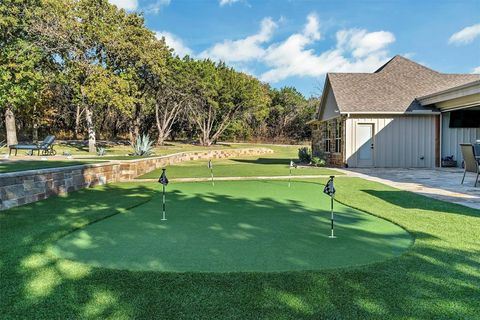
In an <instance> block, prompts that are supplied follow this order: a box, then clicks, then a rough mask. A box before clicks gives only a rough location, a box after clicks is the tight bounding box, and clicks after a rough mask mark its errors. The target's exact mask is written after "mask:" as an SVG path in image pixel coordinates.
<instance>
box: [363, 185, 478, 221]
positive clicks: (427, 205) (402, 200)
mask: <svg viewBox="0 0 480 320" xmlns="http://www.w3.org/2000/svg"><path fill="white" fill-rule="evenodd" d="M362 191H363V192H365V193H367V194H369V195H372V196H374V197H376V198H378V199H381V200H382V201H386V202H388V203H390V204H392V205H395V206H398V207H401V208H404V209H418V210H430V211H436V212H438V214H442V213H443V214H452V213H453V214H461V215H466V216H472V217H480V210H475V209H472V208H467V207H465V206H462V205H458V204H453V203H448V202H445V201H440V200H437V199H432V198H429V197H423V196H418V195H416V194H414V193H412V192H408V191H402V190H391V191H385V190H362Z"/></svg>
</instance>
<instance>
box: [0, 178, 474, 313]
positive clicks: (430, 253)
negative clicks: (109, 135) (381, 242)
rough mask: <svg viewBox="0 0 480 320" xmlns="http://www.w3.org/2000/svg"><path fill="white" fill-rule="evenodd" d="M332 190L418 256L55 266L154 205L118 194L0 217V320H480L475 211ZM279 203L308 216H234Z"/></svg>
mask: <svg viewBox="0 0 480 320" xmlns="http://www.w3.org/2000/svg"><path fill="white" fill-rule="evenodd" d="M310 181H311V180H310ZM261 186H264V185H263V184H261V183H259V186H258V187H259V188H261V189H258V190H263V189H264V188H263V187H261ZM176 188H177V186H176V185H175V184H173V183H171V184H170V185H169V186H168V190H172V191H173V190H174V189H176ZM179 188H187V186H185V187H183V186H182V187H181V186H180V185H179ZM312 188H318V186H314V185H313V184H312ZM336 188H337V196H336V199H337V200H338V201H339V202H341V203H343V204H344V205H348V206H351V207H355V208H357V209H359V210H363V211H367V212H370V213H372V214H374V215H376V216H379V217H383V218H385V219H388V220H391V221H392V222H394V223H396V224H398V225H400V226H402V227H404V228H406V229H407V230H408V231H409V232H410V233H411V234H412V235H413V236H414V237H415V244H414V245H413V246H412V247H411V248H410V249H408V250H407V251H406V252H405V253H404V254H403V255H401V256H399V257H396V258H392V259H388V260H385V261H383V262H379V263H376V264H369V265H364V266H360V267H347V268H340V269H326V270H318V271H294V272H267V273H264V272H260V273H259V272H240V273H196V272H186V273H175V272H173V273H172V272H159V271H148V272H146V271H128V270H113V269H106V268H101V267H91V266H89V265H87V264H84V263H80V262H74V261H71V260H67V259H61V258H58V257H56V256H55V255H53V254H52V250H54V248H55V246H56V245H57V244H58V241H59V240H60V239H62V238H63V237H65V236H67V235H69V234H71V233H72V232H81V231H85V230H88V229H81V228H84V227H85V226H87V225H89V224H91V223H93V222H95V221H98V220H101V219H110V218H109V216H112V215H116V214H118V215H127V214H129V213H128V208H132V207H135V206H137V208H136V209H133V211H135V210H138V209H140V208H141V207H142V206H149V205H153V204H155V201H157V198H158V185H154V184H140V183H136V184H135V183H130V184H127V183H124V184H114V185H108V186H104V187H98V188H94V189H88V190H82V191H79V192H75V193H72V194H69V195H68V196H64V197H57V198H50V199H47V200H45V201H40V202H37V203H34V204H30V205H26V206H22V207H18V208H14V209H11V210H8V211H4V212H1V213H0V235H1V237H0V238H1V240H2V245H1V246H0V280H1V281H0V292H1V294H0V296H1V299H0V313H1V314H2V318H3V319H13V318H15V319H19V318H37V319H65V318H84V319H89V318H91V319H93V318H96V319H99V318H101V319H105V318H111V319H131V318H152V317H155V318H157V319H479V314H480V299H479V297H480V237H478V234H479V230H480V211H478V210H474V209H469V208H466V207H462V206H459V205H454V204H449V203H445V202H442V201H438V200H434V199H431V198H426V197H423V196H420V195H416V194H412V193H409V192H404V191H399V190H396V189H394V188H391V187H388V186H385V185H382V184H379V183H375V182H369V181H364V180H361V179H357V178H342V179H338V180H337V184H336ZM222 192H223V191H222ZM225 192H228V190H227V191H225ZM190 196H191V195H190ZM293 196H294V195H293V194H292V197H293ZM151 197H154V198H155V199H154V200H151ZM242 197H243V196H238V198H242ZM203 198H204V201H207V200H205V199H208V197H207V195H204V196H203ZM236 198H237V196H235V195H233V196H232V195H230V196H229V197H228V198H227V199H225V201H230V202H227V203H226V204H227V205H229V204H230V205H231V204H232V201H234V200H235V199H236ZM149 200H150V201H154V202H149V203H147V201H149ZM208 201H211V204H212V206H213V205H215V204H216V203H215V198H214V197H212V198H211V199H208ZM312 201H315V200H314V199H312ZM275 202H277V203H276V204H275V206H285V205H287V204H288V203H290V204H289V205H291V206H292V207H295V206H297V205H298V207H299V208H301V206H303V205H304V204H303V201H302V203H298V202H297V201H296V200H287V199H283V200H282V197H274V198H273V200H271V201H270V202H267V203H262V201H260V200H259V199H254V200H253V201H252V202H251V203H245V204H241V203H240V202H239V203H238V204H237V205H238V206H242V205H245V206H246V207H247V208H248V207H249V206H265V209H266V210H268V206H272V205H273V203H275ZM312 203H313V202H312ZM205 205H206V204H205ZM217 205H218V204H217ZM220 205H222V203H220ZM231 207H232V208H233V205H231ZM220 208H222V210H223V206H222V207H220ZM158 209H160V208H158ZM300 211H301V210H300ZM299 214H300V213H299ZM112 218H113V217H112ZM169 219H174V218H173V216H169ZM172 222H173V221H172ZM272 224H273V223H272ZM147 227H148V224H147V223H146V225H145V232H148V230H149V229H148V228H147ZM323 231H325V230H323ZM321 233H322V234H323V233H324V232H321ZM104 236H105V237H106V238H107V239H108V238H109V237H114V236H116V235H115V232H113V231H111V232H109V233H105V235H104ZM185 236H187V237H188V236H189V235H188V234H186V235H185ZM340 239H341V238H339V239H337V240H340ZM130 241H131V242H132V243H135V241H136V239H135V238H134V237H132V238H131V239H130ZM334 241H336V240H334ZM233 253H234V254H236V252H233ZM182 254H183V253H182V251H178V255H182Z"/></svg>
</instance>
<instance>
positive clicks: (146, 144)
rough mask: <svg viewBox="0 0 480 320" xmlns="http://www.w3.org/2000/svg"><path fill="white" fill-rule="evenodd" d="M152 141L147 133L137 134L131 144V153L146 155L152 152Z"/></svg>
mask: <svg viewBox="0 0 480 320" xmlns="http://www.w3.org/2000/svg"><path fill="white" fill-rule="evenodd" d="M152 145H153V141H150V137H149V136H148V134H144V135H142V136H138V137H137V140H136V141H135V142H134V143H133V144H132V148H133V155H134V156H142V157H147V156H149V155H152V154H153V147H152Z"/></svg>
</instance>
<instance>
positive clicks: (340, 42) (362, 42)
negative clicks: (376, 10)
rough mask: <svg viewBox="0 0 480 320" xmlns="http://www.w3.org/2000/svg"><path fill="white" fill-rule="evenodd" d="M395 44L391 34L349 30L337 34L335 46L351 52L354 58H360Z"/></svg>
mask: <svg viewBox="0 0 480 320" xmlns="http://www.w3.org/2000/svg"><path fill="white" fill-rule="evenodd" d="M393 42H395V36H394V35H393V34H392V33H391V32H386V31H377V32H367V30H361V29H350V30H341V31H338V32H337V46H338V47H339V48H342V49H345V50H349V51H352V55H353V56H354V57H355V58H362V57H365V56H368V55H369V54H371V53H373V52H376V51H378V50H382V49H384V48H385V47H386V46H388V45H389V44H391V43H393Z"/></svg>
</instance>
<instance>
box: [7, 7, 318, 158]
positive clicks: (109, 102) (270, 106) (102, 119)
mask: <svg viewBox="0 0 480 320" xmlns="http://www.w3.org/2000/svg"><path fill="white" fill-rule="evenodd" d="M0 30H1V31H0V45H1V46H0V80H1V81H0V110H2V111H3V113H4V116H5V117H4V119H5V121H4V122H3V123H2V124H1V125H4V126H5V129H6V130H5V131H4V132H6V136H7V141H8V143H9V144H13V143H16V141H17V138H16V134H17V131H18V132H19V136H20V139H22V140H36V139H37V138H38V132H39V131H40V132H41V133H42V134H47V133H54V134H57V135H61V136H62V137H63V138H76V139H78V138H80V139H82V138H85V137H86V138H87V139H88V140H89V150H90V151H91V152H95V151H96V139H97V138H108V139H125V138H128V139H131V140H134V139H136V137H137V136H139V135H140V134H141V133H148V134H151V135H152V136H155V137H157V143H158V144H163V143H164V142H165V140H167V139H174V138H178V137H181V138H185V139H189V140H192V139H197V141H199V143H201V144H203V145H210V144H212V143H215V142H217V141H219V140H222V139H223V140H225V139H239V140H264V141H266V140H284V141H292V140H303V139H308V137H309V134H310V132H309V130H308V127H307V126H306V124H305V122H306V121H307V120H308V119H310V117H311V116H312V115H313V112H314V108H315V104H316V99H314V100H310V101H307V100H306V99H305V98H304V97H303V96H302V94H301V93H299V92H298V91H297V90H296V89H295V88H290V87H285V88H281V89H272V88H271V87H270V86H269V85H267V84H265V83H262V82H260V81H259V80H258V79H256V78H255V77H253V76H250V75H247V74H245V73H242V72H238V71H236V70H235V69H233V68H231V67H229V66H227V65H226V64H225V63H223V62H215V61H212V60H208V59H204V60H198V59H195V58H192V57H188V56H186V57H184V58H180V57H178V56H176V54H175V52H174V51H173V50H172V49H170V48H169V47H168V46H167V45H166V43H165V41H164V39H163V38H162V39H158V38H157V37H156V36H155V34H154V33H153V32H152V31H150V30H149V29H148V28H146V26H145V23H144V19H143V16H142V15H141V14H138V13H129V12H126V11H125V10H122V9H119V8H117V7H116V6H114V5H112V4H110V3H109V2H108V1H107V0H4V1H2V2H1V3H0ZM32 115H33V116H32ZM18 129H21V130H18Z"/></svg>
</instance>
